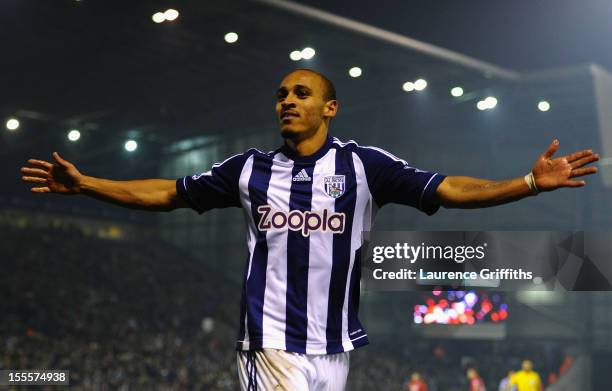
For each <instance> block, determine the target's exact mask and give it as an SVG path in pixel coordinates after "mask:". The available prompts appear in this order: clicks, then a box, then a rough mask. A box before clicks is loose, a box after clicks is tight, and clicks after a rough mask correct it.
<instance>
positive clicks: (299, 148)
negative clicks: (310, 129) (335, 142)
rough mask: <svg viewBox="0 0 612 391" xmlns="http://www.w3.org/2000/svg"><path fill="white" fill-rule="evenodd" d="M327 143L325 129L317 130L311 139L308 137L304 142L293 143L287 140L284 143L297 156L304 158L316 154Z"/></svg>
mask: <svg viewBox="0 0 612 391" xmlns="http://www.w3.org/2000/svg"><path fill="white" fill-rule="evenodd" d="M326 141H327V129H326V128H320V129H318V130H317V132H316V133H315V134H313V135H312V137H308V138H306V139H304V140H300V141H294V140H290V139H287V140H285V143H286V144H287V146H288V147H289V148H291V149H292V150H293V151H294V152H295V153H296V154H297V155H298V156H301V157H305V156H310V155H313V154H314V153H315V152H317V151H318V150H319V149H321V147H322V146H323V145H324V144H325V142H326Z"/></svg>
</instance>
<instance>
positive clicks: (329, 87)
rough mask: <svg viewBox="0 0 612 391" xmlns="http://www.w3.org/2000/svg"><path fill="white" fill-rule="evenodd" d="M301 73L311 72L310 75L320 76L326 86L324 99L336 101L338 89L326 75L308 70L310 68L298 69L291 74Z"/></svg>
mask: <svg viewBox="0 0 612 391" xmlns="http://www.w3.org/2000/svg"><path fill="white" fill-rule="evenodd" d="M299 71H303V72H310V73H314V74H315V75H317V76H319V77H320V78H321V80H323V85H324V86H325V91H324V92H323V98H325V100H326V101H329V100H336V87H335V86H334V83H332V82H331V80H329V79H328V78H327V77H326V76H325V75H324V74H322V73H320V72H317V71H315V70H312V69H308V68H298V69H295V70H293V71H291V72H290V74H291V73H294V72H299Z"/></svg>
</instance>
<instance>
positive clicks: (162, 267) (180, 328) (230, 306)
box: [0, 224, 561, 391]
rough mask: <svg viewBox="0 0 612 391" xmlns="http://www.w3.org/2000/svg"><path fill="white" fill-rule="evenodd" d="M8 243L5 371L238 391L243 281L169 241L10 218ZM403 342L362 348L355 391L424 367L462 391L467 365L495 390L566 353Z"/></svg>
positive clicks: (1, 344) (78, 385)
mask: <svg viewBox="0 0 612 391" xmlns="http://www.w3.org/2000/svg"><path fill="white" fill-rule="evenodd" d="M0 240H1V244H2V273H0V295H1V297H2V298H3V299H2V300H0V313H1V314H2V321H1V322H0V369H67V370H70V385H71V387H70V388H71V389H73V390H92V391H93V390H120V391H128V390H159V391H162V390H163V391H165V390H206V391H216V390H237V389H238V383H237V376H236V363H235V351H234V342H235V336H236V329H235V327H236V322H235V320H236V318H237V316H238V300H239V293H240V291H239V287H238V286H237V285H236V284H235V283H230V282H228V281H226V280H224V278H223V276H219V275H216V274H214V273H213V272H212V271H210V270H208V269H207V268H206V267H205V266H204V265H203V264H202V263H200V262H196V261H194V260H193V259H191V258H190V257H189V256H188V255H186V254H185V253H183V252H182V251H181V250H180V249H177V248H175V247H173V246H171V245H169V244H165V243H163V242H161V241H147V242H144V241H142V240H140V241H132V240H126V239H123V240H116V239H103V238H100V237H96V236H95V235H85V234H84V233H83V231H82V230H81V229H79V228H78V227H71V226H62V227H56V228H49V227H47V228H41V227H32V226H26V227H17V226H11V225H6V224H3V225H2V239H0ZM393 341H394V339H392V338H390V339H389V341H388V342H386V341H380V340H376V341H374V343H373V344H372V345H371V346H369V347H366V348H364V349H357V351H355V352H353V353H352V354H351V372H350V375H349V381H348V386H347V390H351V391H361V390H363V391H366V390H367V391H370V390H380V391H385V390H402V389H404V390H405V389H406V385H405V382H406V381H407V380H408V379H409V377H410V374H411V373H412V372H414V371H418V372H419V373H421V374H422V376H423V378H424V379H425V380H426V382H427V384H428V386H429V391H461V390H466V389H467V386H466V385H467V380H466V378H465V370H466V368H468V367H477V368H478V369H479V373H480V374H481V376H482V377H483V379H484V380H485V382H486V384H487V389H490V390H495V389H496V385H497V384H498V382H499V380H500V379H501V378H502V377H503V376H504V375H505V373H506V371H507V370H508V368H512V367H513V366H518V365H519V363H520V360H522V359H523V358H525V357H530V358H531V359H533V361H534V362H535V363H536V369H539V370H540V371H542V372H543V373H547V371H549V370H550V369H549V367H550V368H553V367H555V366H557V365H558V363H557V362H555V359H554V358H555V357H561V355H560V354H559V353H558V352H556V351H549V352H547V351H545V350H542V349H540V348H535V349H534V348H533V347H531V346H529V345H524V344H523V345H521V344H515V343H508V342H505V343H500V342H485V341H472V342H470V341H446V342H444V341H437V342H436V341H431V340H429V341H424V340H419V341H406V343H402V344H397V343H393ZM466 352H469V354H468V353H466ZM551 358H552V359H551ZM15 389H16V390H17V389H19V390H25V389H26V388H25V387H19V388H15ZM31 389H36V390H51V389H55V388H53V387H32V388H31Z"/></svg>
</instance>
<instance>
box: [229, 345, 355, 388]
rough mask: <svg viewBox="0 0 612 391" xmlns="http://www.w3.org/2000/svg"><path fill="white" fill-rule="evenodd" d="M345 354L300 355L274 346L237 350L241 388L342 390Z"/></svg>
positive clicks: (346, 372)
mask: <svg viewBox="0 0 612 391" xmlns="http://www.w3.org/2000/svg"><path fill="white" fill-rule="evenodd" d="M348 371H349V353H348V352H344V353H336V354H320V355H315V354H300V353H292V352H286V351H284V350H277V349H263V350H255V351H250V352H242V351H239V352H238V378H239V379H240V388H241V390H242V391H344V387H345V386H346V377H347V376H348Z"/></svg>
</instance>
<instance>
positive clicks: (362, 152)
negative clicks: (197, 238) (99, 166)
mask: <svg viewBox="0 0 612 391" xmlns="http://www.w3.org/2000/svg"><path fill="white" fill-rule="evenodd" d="M443 179H444V176H443V175H440V174H436V173H431V172H426V171H422V170H419V169H416V168H414V167H411V166H410V165H408V163H407V162H406V161H404V160H402V159H399V158H397V157H395V156H393V155H392V154H390V153H389V152H387V151H384V150H382V149H380V148H376V147H363V146H359V145H358V144H357V143H355V142H354V141H349V142H347V143H343V142H341V141H340V140H338V139H331V138H329V139H328V140H327V141H326V143H325V145H324V146H323V147H322V148H321V149H320V150H319V151H317V152H316V153H315V154H314V155H312V156H308V157H299V156H296V155H295V153H294V152H293V151H292V150H291V149H289V148H287V147H286V146H284V147H282V148H280V149H278V150H277V151H274V152H269V153H263V152H260V151H257V150H255V149H251V150H249V151H247V152H245V153H244V154H240V155H236V156H233V157H231V158H229V159H227V160H226V161H224V162H223V163H220V164H215V165H214V166H213V168H212V169H211V170H210V171H208V172H205V173H203V174H199V175H193V176H188V177H184V178H180V179H178V180H177V190H178V192H179V194H181V196H182V197H183V198H184V199H185V200H186V202H187V203H188V204H189V205H190V206H191V207H192V208H193V209H195V210H196V211H198V212H199V213H202V212H204V211H207V210H210V209H212V208H224V207H229V206H239V207H242V208H243V210H244V211H245V218H246V221H247V224H248V226H249V229H248V234H247V247H248V257H247V262H246V265H245V273H244V281H243V289H242V304H241V310H240V328H239V339H238V344H237V348H238V349H239V350H255V349H261V348H276V349H282V350H287V351H291V352H297V353H306V354H331V353H338V352H343V351H349V350H352V349H354V348H356V347H359V346H362V345H365V344H367V343H368V337H367V334H366V332H365V330H364V328H363V326H362V325H361V323H360V322H359V319H358V316H357V315H358V307H359V281H360V277H361V263H360V251H361V246H362V244H363V239H362V232H363V231H369V230H370V229H371V226H372V221H373V219H374V216H375V214H376V211H377V209H378V208H380V207H382V206H384V205H386V204H388V203H399V204H404V205H410V206H413V207H415V208H418V209H420V210H422V211H423V212H425V213H427V214H433V213H435V212H436V210H437V209H438V207H439V206H438V205H437V204H436V202H435V191H436V189H437V187H438V185H439V184H440V183H441V182H442V180H443Z"/></svg>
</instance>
